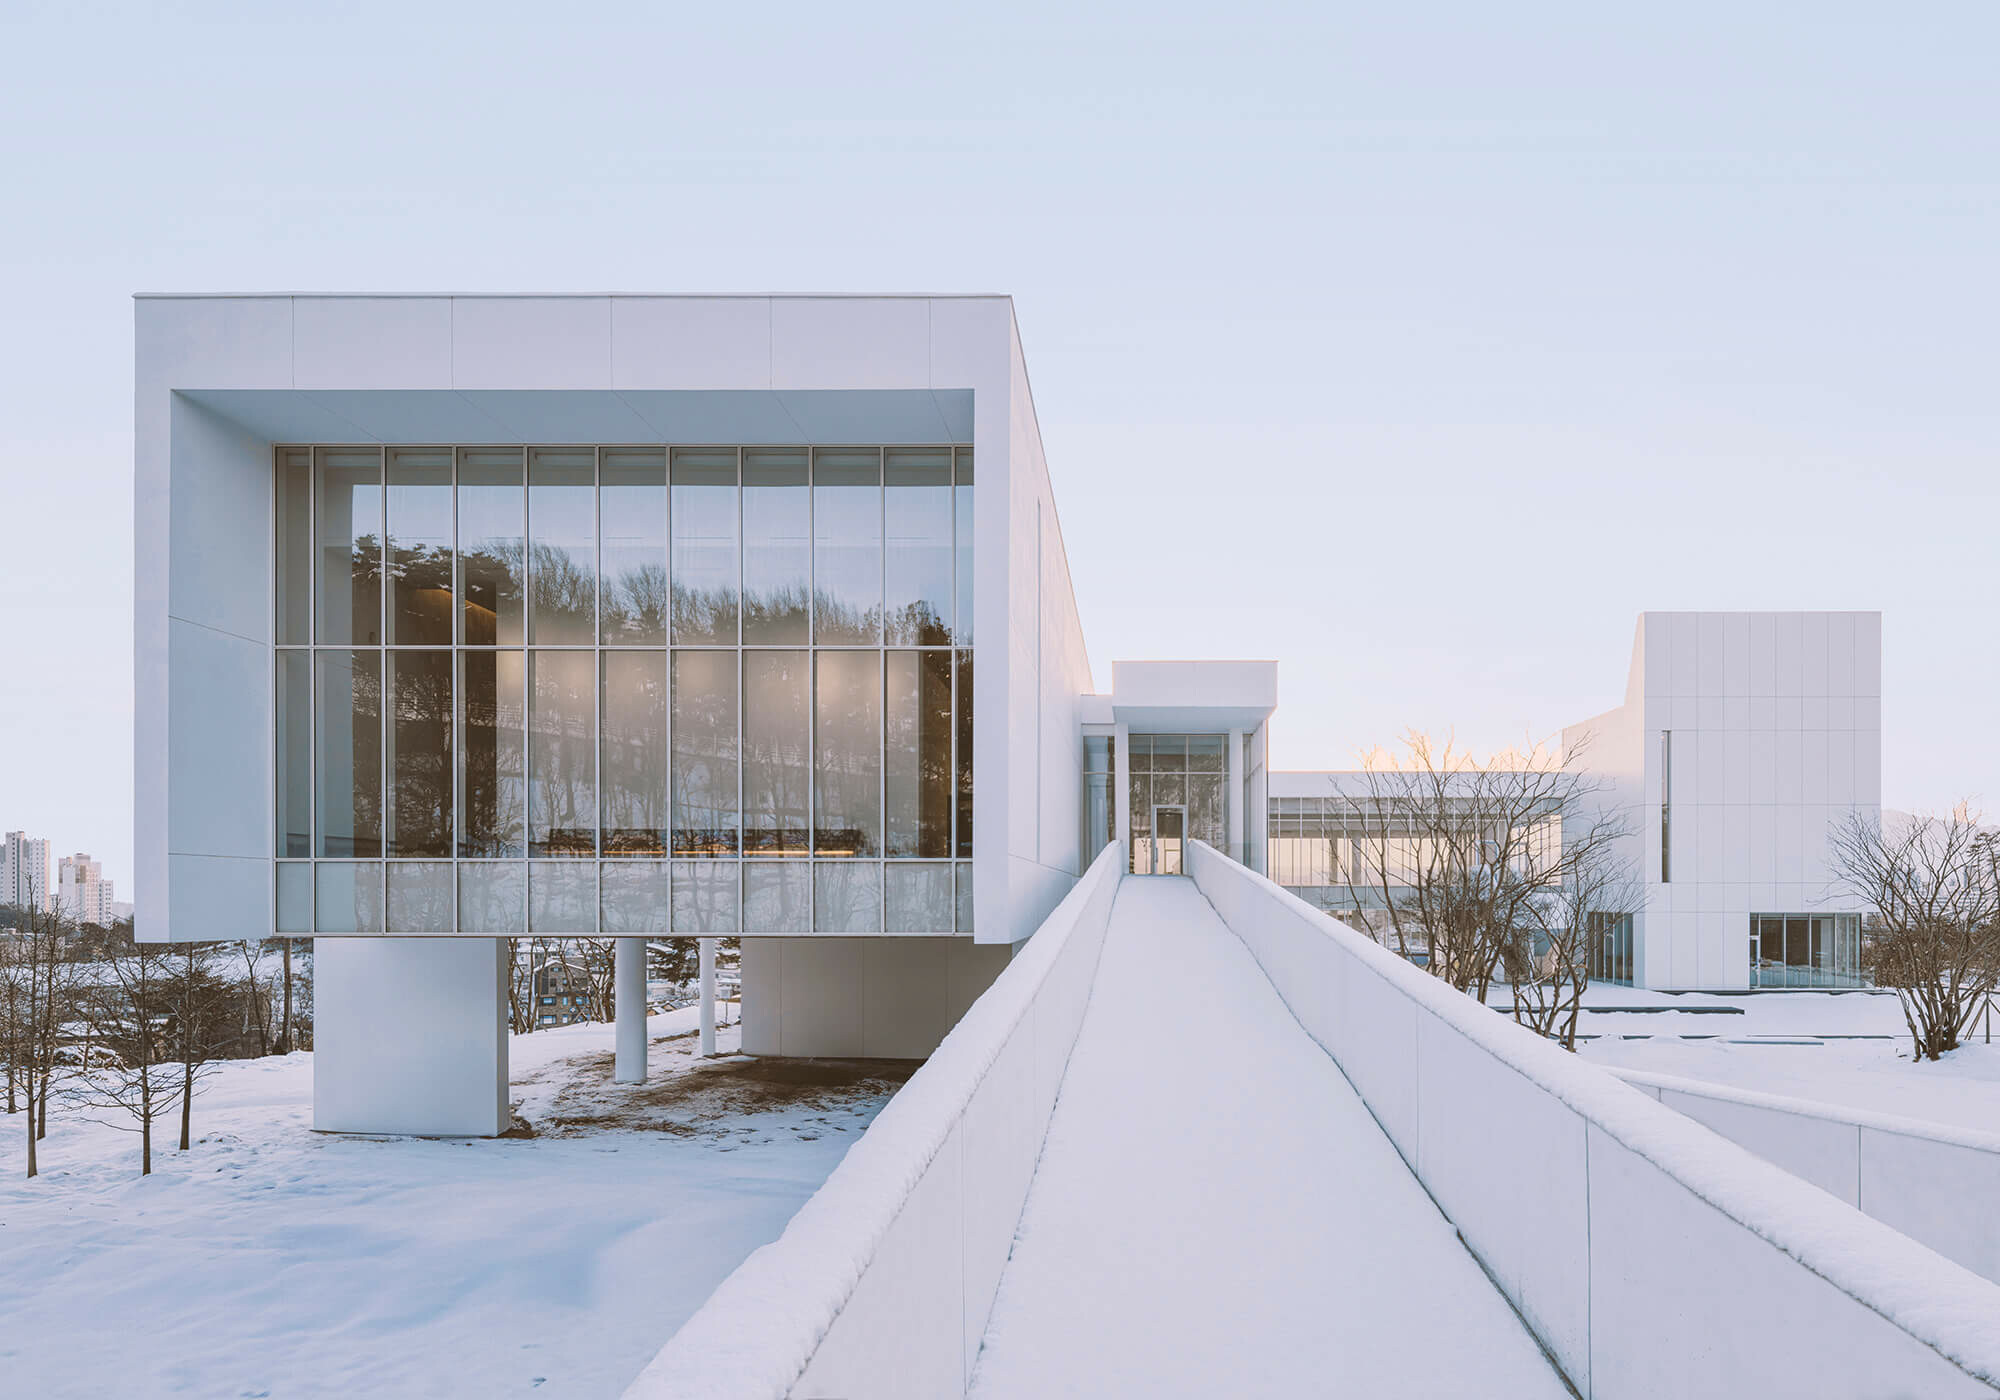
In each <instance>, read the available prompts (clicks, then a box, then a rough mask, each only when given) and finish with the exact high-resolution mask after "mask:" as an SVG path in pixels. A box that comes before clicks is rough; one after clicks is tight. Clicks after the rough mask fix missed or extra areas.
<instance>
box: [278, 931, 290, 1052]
mask: <svg viewBox="0 0 2000 1400" xmlns="http://www.w3.org/2000/svg"><path fill="white" fill-rule="evenodd" d="M278 1053H279V1054H280V1055H289V1054H291V1053H292V940H291V939H289V938H287V939H286V940H285V1023H284V1027H283V1029H281V1030H280V1031H279V1032H278Z"/></svg>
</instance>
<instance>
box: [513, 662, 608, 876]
mask: <svg viewBox="0 0 2000 1400" xmlns="http://www.w3.org/2000/svg"><path fill="white" fill-rule="evenodd" d="M532 665H533V678H534V680H533V683H534V688H535V704H534V709H533V711H532V728H533V734H532V735H531V737H530V741H529V748H528V754H529V763H530V765H531V768H530V774H529V783H528V800H529V802H530V804H531V806H532V808H533V810H532V812H531V814H530V817H531V819H530V822H529V854H530V855H536V856H551V855H554V856H587V855H592V854H594V853H595V851H596V848H597V842H596V831H597V790H596V789H597V785H596V780H595V773H596V756H595V754H594V753H593V752H592V749H593V747H594V745H593V742H592V741H593V739H594V737H595V731H596V728H597V726H596V723H595V715H596V709H597V694H596V690H597V687H596V685H595V680H596V676H595V674H594V673H595V671H596V669H597V668H596V664H595V658H594V657H593V656H592V654H591V653H589V652H548V651H544V652H536V653H534V654H533V656H532Z"/></svg>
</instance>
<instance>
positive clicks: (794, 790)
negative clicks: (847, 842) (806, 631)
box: [743, 651, 812, 856]
mask: <svg viewBox="0 0 2000 1400" xmlns="http://www.w3.org/2000/svg"><path fill="white" fill-rule="evenodd" d="M809 676H810V670H809V660H808V657H807V653H805V652H803V651H746V652H744V653H743V849H744V850H745V851H748V852H751V853H754V854H759V855H773V856H778V855H789V856H803V855H806V854H808V853H809V852H810V850H811V844H812V813H811V805H810V804H811V801H812V773H811V769H810V767H809V762H810V760H809V757H808V749H809V745H810V738H811V727H810V726H811V717H810V715H809V713H808V710H807V706H806V689H807V685H808V678H809Z"/></svg>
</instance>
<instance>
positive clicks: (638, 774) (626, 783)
mask: <svg viewBox="0 0 2000 1400" xmlns="http://www.w3.org/2000/svg"><path fill="white" fill-rule="evenodd" d="M670 782H671V769H670V766H669V764H668V754H667V654H666V653H665V652H664V651H633V652H607V653H606V654H605V656H604V749H603V754H602V757H601V759H600V767H599V769H598V784H599V786H600V787H601V788H602V789H603V801H604V853H605V854H606V855H652V856H663V855H665V854H666V853H667V831H668V827H667V820H668V812H669V808H670V806H671V803H670V801H669V796H670Z"/></svg>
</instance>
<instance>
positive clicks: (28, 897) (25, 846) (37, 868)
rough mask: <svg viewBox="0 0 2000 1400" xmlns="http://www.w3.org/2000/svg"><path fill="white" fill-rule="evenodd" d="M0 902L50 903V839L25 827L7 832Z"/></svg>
mask: <svg viewBox="0 0 2000 1400" xmlns="http://www.w3.org/2000/svg"><path fill="white" fill-rule="evenodd" d="M0 904H12V905H16V906H18V907H20V908H22V909H47V908H48V907H49V843H48V842H47V841H42V840H37V839H36V838H35V837H32V836H30V835H28V833H27V832H25V831H10V832H8V833H7V837H6V844H5V845H4V846H0Z"/></svg>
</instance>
